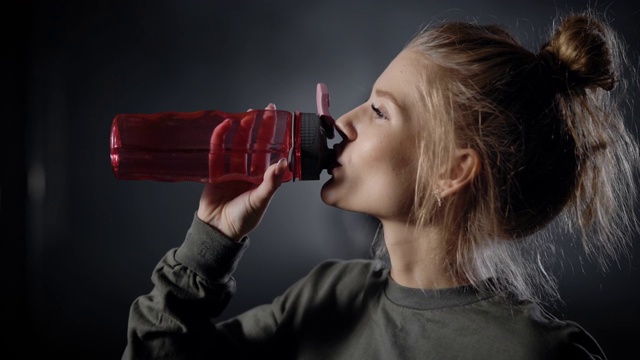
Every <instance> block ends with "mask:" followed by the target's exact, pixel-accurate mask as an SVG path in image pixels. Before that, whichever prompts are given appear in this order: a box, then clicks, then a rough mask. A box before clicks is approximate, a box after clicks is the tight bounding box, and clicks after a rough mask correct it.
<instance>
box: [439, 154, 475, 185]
mask: <svg viewBox="0 0 640 360" xmlns="http://www.w3.org/2000/svg"><path fill="white" fill-rule="evenodd" d="M479 172H480V157H479V156H478V153H477V152H476V151H475V150H473V149H457V150H456V151H455V153H454V155H453V158H452V159H451V164H450V166H449V168H448V169H446V170H445V171H443V172H442V174H440V178H439V180H438V181H437V182H436V187H437V190H439V192H440V196H441V197H446V196H449V195H451V194H454V193H456V192H458V191H460V190H461V189H463V188H464V187H465V186H467V185H468V184H469V183H471V181H472V180H473V179H474V178H475V177H476V175H478V173H479Z"/></svg>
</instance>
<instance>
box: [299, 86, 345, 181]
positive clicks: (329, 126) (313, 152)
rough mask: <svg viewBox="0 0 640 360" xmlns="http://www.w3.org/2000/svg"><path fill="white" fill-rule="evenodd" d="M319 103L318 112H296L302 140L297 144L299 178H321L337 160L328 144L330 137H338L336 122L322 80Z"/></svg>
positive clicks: (317, 96)
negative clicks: (323, 171) (322, 173)
mask: <svg viewBox="0 0 640 360" xmlns="http://www.w3.org/2000/svg"><path fill="white" fill-rule="evenodd" d="M316 105H317V111H318V112H317V113H316V114H312V113H299V112H296V114H295V121H294V126H296V128H297V130H296V131H299V138H298V139H299V142H296V144H294V146H295V154H294V155H295V156H294V159H295V160H294V177H297V178H298V179H300V180H318V179H319V178H320V173H321V172H322V170H323V169H328V168H330V167H331V166H333V164H335V162H336V159H335V152H334V150H333V149H332V148H331V149H330V148H329V147H328V146H327V139H333V137H334V136H335V131H334V127H335V121H334V119H333V117H332V116H331V114H330V113H329V90H328V89H327V86H326V85H325V84H323V83H319V84H318V85H317V87H316ZM296 163H297V164H298V166H296ZM296 167H297V169H296Z"/></svg>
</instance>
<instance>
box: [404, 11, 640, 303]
mask: <svg viewBox="0 0 640 360" xmlns="http://www.w3.org/2000/svg"><path fill="white" fill-rule="evenodd" d="M621 44H622V42H621V39H619V38H617V37H616V34H615V33H614V32H613V31H612V29H610V28H609V27H608V26H607V25H606V24H605V23H604V22H603V21H602V20H599V19H598V18H597V17H596V16H595V15H594V14H591V13H584V14H577V15H569V16H566V17H564V18H560V21H559V23H558V25H557V26H556V27H554V28H553V29H552V35H551V36H550V40H549V41H548V42H547V43H545V44H544V45H543V46H542V50H540V52H539V53H533V52H531V51H529V50H527V49H525V48H524V47H523V46H522V45H521V44H520V43H519V42H518V41H517V40H516V39H515V38H514V37H513V36H512V35H510V34H509V33H508V32H507V31H506V30H505V29H503V28H502V27H499V26H496V25H478V24H474V23H463V22H448V23H442V24H440V25H438V26H434V27H430V28H426V29H424V30H423V31H421V32H420V33H419V34H418V35H417V36H415V37H414V38H413V39H412V40H411V41H410V42H409V43H408V44H407V46H406V48H405V49H406V50H407V51H413V52H416V53H418V54H421V55H422V58H423V59H424V62H425V66H424V69H425V71H424V78H423V79H422V81H420V85H419V87H420V88H419V89H417V90H418V91H416V94H417V96H416V97H415V99H414V100H415V102H416V106H419V108H420V109H423V110H424V111H423V114H424V118H425V121H424V122H423V123H424V127H423V128H422V129H421V133H420V134H418V135H417V136H418V138H417V144H418V146H417V148H418V149H419V151H420V162H419V164H418V174H417V180H418V181H417V184H416V195H415V201H414V214H415V221H416V222H417V223H418V224H426V223H429V222H434V221H440V222H441V223H442V224H446V226H445V227H444V231H445V236H446V239H448V240H447V241H448V243H447V264H446V265H447V268H448V270H449V271H450V273H451V274H452V275H453V276H454V277H455V278H456V279H458V280H460V281H470V282H471V283H472V284H475V285H479V284H480V283H482V282H484V280H485V279H487V278H492V279H495V280H496V281H494V282H492V284H493V285H492V286H493V289H492V290H494V291H497V292H499V293H502V294H505V295H506V294H507V293H509V294H515V295H516V296H517V297H519V298H526V299H533V300H540V299H542V298H544V297H548V296H551V297H552V298H555V297H557V295H558V294H557V285H556V280H555V276H554V275H552V273H551V272H550V271H549V267H550V266H551V264H552V260H553V259H554V258H555V246H554V242H553V241H552V240H553V239H552V238H553V237H554V230H563V231H566V233H567V234H573V232H574V231H577V234H576V235H578V236H579V237H580V239H581V240H582V244H583V245H584V249H585V250H586V254H587V255H588V256H589V257H590V258H592V259H594V260H596V262H597V263H598V264H600V265H601V266H602V267H603V268H605V269H606V267H607V264H608V263H609V262H610V260H612V259H617V257H618V256H619V255H620V254H622V253H625V252H626V251H627V250H628V245H629V244H628V240H629V234H631V233H633V232H634V231H636V230H637V220H636V218H635V216H634V214H633V212H634V201H635V199H636V188H635V186H634V176H635V172H636V171H637V165H638V163H639V161H638V160H639V155H638V147H637V144H636V142H635V141H634V139H633V138H632V136H631V135H630V133H629V132H628V130H627V129H626V128H625V125H624V117H623V116H624V105H625V104H624V103H623V102H622V101H621V99H623V95H624V93H625V82H624V78H623V77H622V75H621V69H622V65H624V63H625V58H624V56H623V51H622V50H623V47H622V45H621ZM456 148H470V149H473V150H475V151H476V152H477V154H478V155H479V157H480V159H481V170H480V173H479V174H478V175H477V176H476V177H475V178H474V180H473V182H472V183H471V184H470V186H468V187H467V188H466V189H465V190H464V191H462V192H459V193H458V194H456V195H454V196H451V197H447V198H445V199H442V206H441V207H438V204H437V202H436V197H435V196H434V195H433V194H434V190H436V189H435V188H434V178H433V176H434V174H435V172H436V171H435V170H436V169H444V168H446V166H447V165H448V163H449V159H450V158H451V156H452V154H453V151H454V150H455V149H456Z"/></svg>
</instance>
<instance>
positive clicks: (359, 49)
mask: <svg viewBox="0 0 640 360" xmlns="http://www.w3.org/2000/svg"><path fill="white" fill-rule="evenodd" d="M21 4H22V5H20V6H21V7H19V8H17V10H13V11H11V12H9V11H5V12H4V15H5V16H4V21H3V34H2V36H3V39H4V41H3V44H4V45H5V51H3V52H4V53H5V56H3V58H2V64H3V65H4V66H3V67H2V69H3V71H4V72H3V74H4V79H5V81H4V82H3V86H2V89H3V99H4V110H5V111H4V114H5V117H4V119H2V124H3V125H2V127H0V136H1V139H2V145H1V146H2V147H1V149H2V154H3V158H4V164H3V165H2V167H1V171H2V178H1V180H2V183H1V188H0V199H1V208H0V211H1V213H0V214H1V220H2V224H1V225H2V233H0V237H1V238H2V241H1V243H0V244H1V246H2V248H0V249H2V250H1V251H2V255H3V256H2V259H3V262H4V269H3V270H4V271H3V276H2V281H3V284H2V291H3V293H2V301H3V303H2V309H3V313H2V319H3V323H2V324H3V328H4V330H5V332H4V333H5V336H4V337H3V338H2V342H3V343H6V344H7V347H6V348H7V349H8V350H9V351H11V352H13V353H17V354H23V355H28V354H33V353H35V352H36V351H44V352H45V353H46V354H50V355H62V357H63V358H82V359H114V358H119V357H120V354H121V353H122V350H123V349H124V346H125V343H126V326H127V316H128V310H129V306H130V304H131V302H132V301H133V300H134V298H135V297H136V296H138V295H140V294H143V293H147V292H148V291H149V290H150V288H151V284H150V281H149V278H150V275H151V271H152V269H153V267H154V266H155V264H156V263H157V261H158V260H159V259H160V257H161V256H162V255H163V254H164V253H165V252H166V251H167V250H168V249H170V248H171V247H174V246H178V245H179V244H180V243H181V242H182V240H183V238H184V234H185V231H186V229H187V228H188V226H189V223H190V221H191V219H192V216H193V213H194V211H195V210H196V207H197V202H198V198H199V195H200V191H201V189H202V186H201V184H197V183H156V182H149V181H140V182H136V181H119V180H116V179H115V178H114V176H113V174H112V172H111V168H110V163H109V142H108V136H109V130H110V125H111V120H112V119H113V117H114V116H115V115H116V114H118V113H132V112H161V111H195V110H204V109H217V110H224V111H232V112H233V111H244V110H246V109H247V108H260V107H263V106H265V105H266V104H267V103H269V102H274V103H275V104H277V106H278V108H280V109H285V110H291V111H293V110H296V109H300V110H302V111H307V112H311V111H315V98H314V96H315V84H316V83H317V82H325V83H326V84H327V85H328V86H329V89H330V91H331V94H332V95H331V100H332V103H331V110H332V113H333V114H334V115H335V116H336V117H337V116H338V115H340V114H342V113H344V112H345V111H347V110H349V109H351V108H352V107H353V106H355V105H357V104H359V103H360V102H361V101H364V100H365V99H366V98H367V97H368V93H369V89H370V87H371V85H372V84H373V82H374V81H375V79H376V77H377V76H378V75H379V73H380V72H381V71H382V70H383V69H384V67H385V66H386V65H387V64H388V62H389V61H390V60H391V59H392V58H393V57H394V56H395V55H396V54H397V52H398V51H399V50H400V49H401V48H402V46H403V45H404V43H405V42H406V41H407V40H408V39H409V38H410V37H411V35H412V34H414V33H415V32H416V31H417V30H418V29H419V28H420V26H422V25H425V24H427V23H429V22H431V21H437V20H442V19H467V20H477V21H478V22H481V23H487V22H498V23H502V24H504V25H506V26H507V27H509V28H510V29H512V30H513V31H514V32H515V33H516V34H517V35H518V36H520V38H521V39H522V41H523V43H524V44H525V45H527V46H529V47H532V48H534V47H537V46H539V45H540V43H541V42H542V40H543V39H541V38H540V35H541V34H544V33H545V32H546V30H547V28H548V26H549V25H550V24H551V21H552V19H553V17H554V16H555V14H556V13H557V11H558V10H560V11H562V12H564V11H569V10H581V9H584V5H585V4H586V2H584V1H569V2H568V3H566V2H562V1H541V0H540V1H528V2H527V1H490V0H481V1H471V0H466V1H456V0H447V1H437V0H432V1H417V0H414V1H410V0H393V1H363V0H356V1H354V0H351V1H338V0H325V1H314V2H311V1H294V0H290V1H237V0H236V1H230V0H228V1H178V0H175V1H167V0H156V1H140V0H129V1H111V2H108V3H107V2H99V1H64V2H54V1H38V0H33V1H30V2H22V3H21ZM596 8H597V9H598V10H600V11H606V14H607V15H608V16H609V17H610V18H611V19H612V20H613V22H612V26H613V27H614V28H616V29H617V30H619V31H620V32H621V34H622V35H623V36H624V37H625V39H626V41H627V43H628V44H629V45H630V46H629V47H630V51H631V52H632V55H633V56H634V57H633V61H634V64H635V66H636V67H637V64H638V62H637V54H636V53H637V51H638V50H639V46H638V40H639V35H640V34H639V30H638V29H639V28H640V27H639V26H638V23H639V20H640V5H638V4H637V3H636V2H631V1H608V2H605V1H601V2H600V3H599V4H598V5H597V7H596ZM7 49H8V51H7ZM634 90H637V89H634ZM637 110H638V109H637V107H636V112H637ZM633 123H634V125H633V126H634V127H635V124H636V123H637V118H634V119H633ZM326 179H327V175H326V174H323V177H322V179H321V181H317V182H295V183H286V184H284V185H283V186H282V188H281V189H280V191H279V193H278V194H277V195H276V197H275V199H274V200H273V202H272V205H271V208H270V210H271V211H270V212H268V214H267V215H266V217H265V219H264V221H263V223H262V224H261V226H260V227H259V228H258V229H257V230H256V231H255V232H254V234H253V235H252V246H251V248H250V249H249V250H248V251H247V253H246V255H245V257H244V259H243V261H242V263H241V266H240V267H239V269H238V271H237V273H236V278H237V280H238V284H239V286H238V292H237V295H236V297H235V299H234V300H233V302H232V303H231V305H230V306H229V308H228V309H227V311H226V312H225V313H224V314H223V317H224V318H226V317H228V316H232V315H234V314H237V313H238V312H239V311H241V310H243V309H246V308H248V307H250V306H253V305H256V304H259V303H262V302H266V301H270V300H271V299H272V297H273V296H275V295H277V294H278V293H280V292H281V291H283V290H284V289H285V288H286V287H287V286H288V285H289V284H290V283H291V282H293V281H294V280H296V279H298V278H299V277H300V276H303V275H304V274H305V273H306V272H307V271H309V270H310V269H311V268H312V267H313V266H314V265H315V264H317V263H318V262H319V261H321V260H323V259H326V258H354V257H367V256H368V249H369V243H370V241H371V239H372V237H373V234H374V231H375V227H374V226H375V223H374V222H373V221H372V220H371V219H369V218H367V217H365V216H362V215H358V214H353V213H347V212H343V211H339V210H336V209H334V208H330V207H327V206H325V205H324V204H323V203H322V202H321V201H320V199H319V196H318V193H319V188H320V186H321V184H322V182H323V181H324V180H326ZM635 242H637V237H636V239H635ZM565 253H566V257H567V259H566V260H565V262H564V265H563V268H564V272H563V276H562V278H561V292H562V295H563V296H564V300H565V303H564V304H557V305H556V307H555V310H554V311H555V312H556V313H557V314H559V315H560V316H566V317H568V318H571V319H574V320H577V321H578V322H580V323H581V324H582V325H584V326H585V327H586V328H587V329H588V330H589V331H590V332H591V333H592V334H593V335H595V336H596V338H598V339H599V341H600V343H601V344H602V346H603V347H604V349H605V350H606V351H607V352H608V353H609V355H610V358H612V359H617V358H622V357H623V355H624V354H626V353H630V352H631V351H632V350H633V349H634V347H635V346H634V345H635V343H634V341H635V340H636V338H635V337H632V336H631V332H632V331H634V330H635V329H637V328H638V326H639V325H640V314H639V311H638V310H639V308H640V305H639V304H640V293H639V292H638V280H639V279H640V273H639V271H638V264H640V260H639V259H638V256H636V257H635V258H633V259H632V260H628V259H623V260H622V261H621V262H620V264H619V266H614V267H613V268H612V269H611V271H610V273H608V274H607V275H603V274H601V273H600V272H598V271H597V270H595V269H594V267H593V266H592V265H590V264H589V263H587V262H582V261H581V260H579V259H578V258H577V255H578V253H579V252H578V251H576V250H575V249H574V248H573V247H571V246H565ZM635 253H636V254H638V250H635ZM7 334H8V335H7ZM21 342H24V343H25V344H26V345H21Z"/></svg>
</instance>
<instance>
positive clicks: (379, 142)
mask: <svg viewBox="0 0 640 360" xmlns="http://www.w3.org/2000/svg"><path fill="white" fill-rule="evenodd" d="M421 65H422V66H424V61H423V60H421V58H420V55H418V54H415V53H413V52H411V51H407V50H405V51H403V52H401V53H400V54H399V55H398V56H397V57H396V58H395V59H394V60H393V61H392V62H391V63H390V64H389V66H388V67H387V68H386V70H385V71H384V72H383V73H382V74H381V75H380V77H379V78H378V79H377V81H376V82H375V84H374V86H373V89H372V91H371V96H370V98H369V100H368V101H367V102H366V103H364V104H362V105H360V106H358V107H356V108H355V109H353V110H351V111H350V112H348V113H347V114H345V115H343V116H342V117H340V118H339V119H338V120H337V122H336V126H337V127H338V129H339V130H340V132H341V135H342V138H343V141H342V142H341V143H340V144H338V145H336V146H335V149H336V155H337V158H338V163H339V165H338V166H337V167H336V168H334V169H333V170H332V171H331V174H332V177H331V179H330V180H329V181H327V182H326V183H325V184H324V186H323V187H322V192H321V197H322V200H323V201H324V202H325V203H327V204H328V205H332V206H336V207H338V208H341V209H345V210H350V211H357V212H363V213H366V214H369V215H372V216H374V217H377V218H379V219H380V220H384V219H392V220H401V221H406V219H407V218H408V216H409V215H410V210H411V205H412V204H413V199H414V193H415V191H414V188H415V178H416V169H417V164H418V149H417V146H416V141H415V139H416V136H415V135H416V133H417V130H418V126H419V124H420V121H421V119H419V117H418V116H417V111H416V109H414V105H413V104H414V102H413V101H412V99H414V98H415V97H414V94H413V93H412V92H414V91H416V89H417V86H416V84H417V81H418V79H420V78H422V76H421V73H420V72H419V69H420V66H421Z"/></svg>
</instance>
